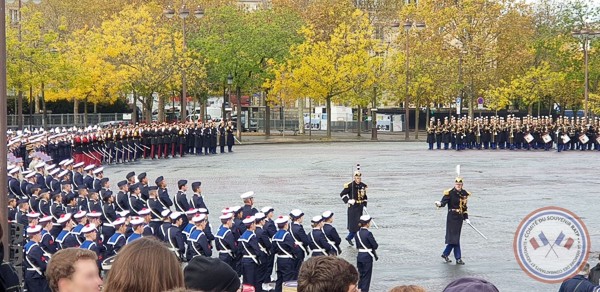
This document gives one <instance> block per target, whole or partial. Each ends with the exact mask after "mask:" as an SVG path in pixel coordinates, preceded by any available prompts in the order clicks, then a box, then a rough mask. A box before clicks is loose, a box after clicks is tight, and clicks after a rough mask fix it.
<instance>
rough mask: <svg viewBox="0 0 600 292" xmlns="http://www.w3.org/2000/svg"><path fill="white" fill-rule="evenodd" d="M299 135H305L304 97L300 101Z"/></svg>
mask: <svg viewBox="0 0 600 292" xmlns="http://www.w3.org/2000/svg"><path fill="white" fill-rule="evenodd" d="M298 133H300V134H304V97H301V98H299V99H298Z"/></svg>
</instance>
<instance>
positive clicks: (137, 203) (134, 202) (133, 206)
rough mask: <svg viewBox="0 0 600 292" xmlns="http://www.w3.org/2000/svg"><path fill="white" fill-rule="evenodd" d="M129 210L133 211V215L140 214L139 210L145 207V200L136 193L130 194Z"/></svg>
mask: <svg viewBox="0 0 600 292" xmlns="http://www.w3.org/2000/svg"><path fill="white" fill-rule="evenodd" d="M128 202H129V212H131V214H133V215H136V216H137V215H138V212H139V211H140V210H142V209H144V207H145V206H144V202H143V201H142V200H140V199H139V198H138V197H136V196H135V195H130V196H129V201H128Z"/></svg>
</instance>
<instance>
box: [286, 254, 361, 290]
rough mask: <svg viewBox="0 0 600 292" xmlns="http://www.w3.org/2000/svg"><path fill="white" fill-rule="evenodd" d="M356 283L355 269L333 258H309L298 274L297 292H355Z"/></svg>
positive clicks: (343, 261)
mask: <svg viewBox="0 0 600 292" xmlns="http://www.w3.org/2000/svg"><path fill="white" fill-rule="evenodd" d="M331 279H335V281H332V280H331ZM357 283H358V271H357V270H356V268H355V267H354V266H353V265H351V264H350V263H349V262H348V261H346V260H344V259H342V258H338V257H333V256H320V257H311V258H310V259H308V260H307V261H305V262H304V263H303V264H302V266H301V267H300V272H299V273H298V292H321V291H327V292H352V291H356V290H357V289H356V288H357V287H356V284H357Z"/></svg>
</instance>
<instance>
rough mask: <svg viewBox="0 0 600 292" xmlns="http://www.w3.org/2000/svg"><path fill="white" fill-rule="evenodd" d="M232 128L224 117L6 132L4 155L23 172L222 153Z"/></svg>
mask: <svg viewBox="0 0 600 292" xmlns="http://www.w3.org/2000/svg"><path fill="white" fill-rule="evenodd" d="M233 132H234V129H233V125H232V123H231V122H227V123H225V122H224V121H221V122H219V123H217V122H214V121H213V122H206V123H175V124H166V123H152V124H138V125H119V126H107V127H104V128H102V127H98V126H93V127H92V126H89V127H86V128H77V127H71V128H53V129H50V130H48V131H45V130H44V129H42V128H40V129H35V130H34V131H29V130H28V129H26V130H23V131H12V130H9V131H8V132H7V141H8V144H7V148H8V153H9V154H8V159H9V161H11V162H14V163H21V164H20V166H21V170H25V169H31V170H34V169H35V165H36V164H38V163H39V162H47V161H54V162H55V163H56V162H59V161H66V160H72V161H73V164H77V163H83V164H84V165H90V164H94V165H100V164H119V163H127V162H132V161H137V160H140V159H166V158H174V157H184V156H185V155H198V156H200V155H211V154H217V147H219V148H220V151H219V152H220V153H225V146H227V152H233V145H234V144H235V137H234V135H233ZM78 182H79V181H78Z"/></svg>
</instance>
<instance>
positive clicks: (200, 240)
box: [186, 214, 212, 262]
mask: <svg viewBox="0 0 600 292" xmlns="http://www.w3.org/2000/svg"><path fill="white" fill-rule="evenodd" d="M191 221H192V222H193V223H194V224H195V228H194V229H193V231H192V232H191V233H190V236H189V238H188V248H187V254H186V259H187V261H188V262H189V261H191V260H192V258H194V257H196V256H205V257H211V256H212V249H211V248H210V246H209V244H208V239H207V237H206V234H205V233H204V231H203V230H204V228H205V227H206V223H207V222H208V221H207V218H206V215H204V214H196V215H195V216H194V217H192V220H191Z"/></svg>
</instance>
